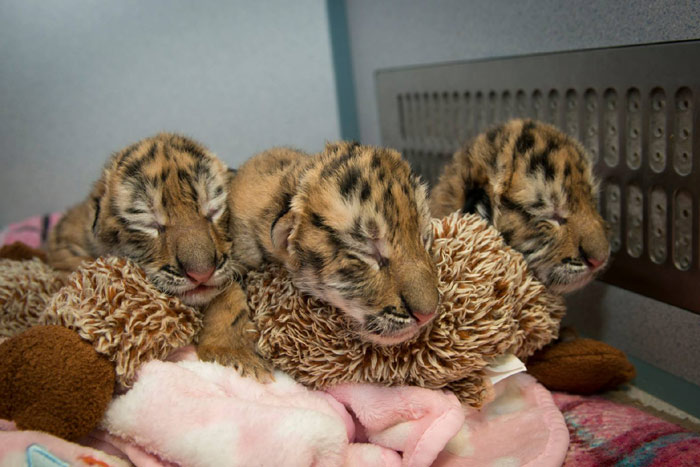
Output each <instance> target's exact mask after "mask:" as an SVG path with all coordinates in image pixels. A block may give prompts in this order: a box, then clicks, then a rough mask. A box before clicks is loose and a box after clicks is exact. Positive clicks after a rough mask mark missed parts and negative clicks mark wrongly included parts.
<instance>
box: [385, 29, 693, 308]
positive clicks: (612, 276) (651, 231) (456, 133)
mask: <svg viewBox="0 0 700 467" xmlns="http://www.w3.org/2000/svg"><path fill="white" fill-rule="evenodd" d="M376 79H377V90H378V100H379V112H380V125H381V131H382V139H383V143H384V144H385V145H387V146H391V147H395V148H397V149H400V150H402V151H403V153H404V155H405V156H406V158H407V159H408V160H409V161H410V162H411V163H412V164H413V165H414V167H415V169H416V170H417V171H418V172H420V173H421V174H422V175H423V176H424V177H425V178H426V179H427V180H428V181H429V182H430V183H431V184H432V183H435V181H436V180H437V178H438V176H439V174H440V172H441V169H442V166H443V165H444V164H445V162H447V161H448V160H449V159H450V158H451V157H452V153H453V152H454V151H455V150H456V149H457V148H458V147H459V146H460V145H461V144H462V143H463V142H465V141H467V140H468V139H470V138H471V137H473V136H475V135H476V134H478V133H480V132H482V131H484V130H485V129H487V128H488V127H489V126H491V125H492V124H495V123H497V122H501V121H505V120H507V119H509V118H513V117H531V118H536V119H539V120H543V121H547V122H549V123H552V124H554V125H557V126H558V127H560V128H561V129H562V130H564V131H566V132H567V133H569V134H570V135H572V136H575V137H576V138H578V139H579V140H580V141H581V142H582V143H583V144H584V146H586V147H587V149H588V150H589V151H590V152H591V154H592V155H593V158H594V162H595V168H596V172H597V174H598V176H599V178H600V179H601V180H602V182H603V184H602V188H601V206H599V208H600V210H601V213H602V214H603V216H604V217H605V218H606V220H607V221H608V222H609V223H610V227H611V234H612V238H611V246H612V249H613V252H614V261H613V264H612V266H611V267H610V269H609V270H608V271H607V272H606V273H605V275H604V277H603V279H604V280H606V281H608V282H610V283H614V284H616V285H619V286H622V287H625V288H628V289H631V290H634V291H637V292H639V293H642V294H645V295H648V296H651V297H654V298H657V299H659V300H663V301H665V302H667V303H671V304H674V305H677V306H682V307H684V308H687V309H689V310H692V311H695V312H697V313H700V233H699V228H698V224H699V222H698V219H699V218H700V167H699V166H700V135H698V129H697V126H698V123H699V122H700V117H699V115H700V111H699V110H698V108H699V107H700V100H699V99H698V96H699V95H700V41H691V42H680V43H669V44H656V45H648V46H635V47H624V48H613V49H598V50H589V51H577V52H567V53H557V54H545V55H534V56H527V57H515V58H506V59H497V60H485V61H476V62H465V63H455V64H445V65H435V66H426V67H413V68H405V69H392V70H382V71H379V72H378V73H377V77H376Z"/></svg>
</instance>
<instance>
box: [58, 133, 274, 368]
mask: <svg viewBox="0 0 700 467" xmlns="http://www.w3.org/2000/svg"><path fill="white" fill-rule="evenodd" d="M231 176H232V174H231V173H230V172H229V171H228V170H227V168H226V166H225V165H224V164H223V163H222V162H221V161H220V160H219V159H218V158H217V157H216V156H215V155H214V154H213V153H211V152H210V151H209V150H207V149H206V148H205V147H204V146H202V145H201V144H199V143H197V142H196V141H194V140H192V139H189V138H186V137H183V136H180V135H176V134H169V133H161V134H158V135H156V136H154V137H151V138H147V139H144V140H142V141H139V142H138V143H136V144H133V145H131V146H129V147H127V148H125V149H123V150H122V151H119V152H118V153H116V154H114V155H113V156H112V157H111V158H110V159H109V160H108V162H107V164H106V165H105V167H104V169H103V171H102V175H101V177H100V179H99V180H98V181H97V182H96V183H95V185H94V186H93V189H92V192H91V193H90V195H89V196H88V198H87V199H85V200H84V201H83V202H82V203H80V204H78V205H77V206H75V207H73V208H72V209H70V210H69V211H68V212H67V213H66V214H65V216H64V217H63V218H62V219H61V220H60V221H59V223H58V224H57V225H56V227H55V228H54V229H53V230H52V231H51V232H50V233H49V238H48V242H47V250H48V251H47V253H48V261H49V263H50V264H51V265H52V266H54V267H55V268H56V269H59V270H62V271H66V272H70V271H73V270H75V269H77V267H78V266H79V265H80V263H81V262H82V261H83V260H85V259H95V258H97V257H99V256H104V255H115V256H120V257H125V258H129V259H131V260H133V261H134V262H135V263H136V264H137V265H139V266H140V267H141V268H142V269H143V270H144V272H145V273H146V276H147V277H148V278H149V280H150V281H151V282H152V283H153V285H154V286H155V287H156V288H158V289H159V290H160V291H162V292H163V293H166V294H168V295H172V296H175V297H178V298H180V299H181V300H182V301H183V302H184V303H186V304H188V305H191V306H195V307H199V308H203V309H204V308H206V307H208V306H212V307H213V306H228V305H227V303H228V302H230V301H232V300H233V301H236V302H238V301H239V300H240V295H241V294H242V292H240V290H239V289H240V286H239V285H238V284H237V283H235V282H234V279H235V278H236V277H237V276H239V275H240V274H241V273H242V272H243V271H244V268H243V267H242V266H241V265H240V264H239V263H237V262H236V261H235V260H234V259H233V258H232V256H231V250H232V247H233V239H232V237H231V234H230V222H231V213H230V210H229V206H228V202H227V195H228V183H229V179H230V178H231ZM231 296H233V297H234V298H233V299H232V298H231ZM237 309H238V310H239V309H240V307H238V308H237ZM243 331H244V330H243V329H241V333H240V334H245V333H244V332H243ZM236 339H237V344H236V345H237V346H238V347H240V348H239V349H238V354H239V355H238V356H237V358H238V363H239V365H238V366H239V369H241V370H242V371H243V372H244V373H245V372H246V369H248V370H247V371H248V372H250V373H253V374H256V372H257V371H258V370H259V371H260V372H261V373H265V371H266V370H265V364H264V363H263V362H261V361H260V360H261V359H260V358H259V357H257V355H256V354H255V351H254V348H253V347H251V345H250V343H247V342H246V339H244V336H242V335H240V336H239V335H237V336H236Z"/></svg>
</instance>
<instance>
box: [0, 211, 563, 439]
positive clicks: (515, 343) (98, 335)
mask: <svg viewBox="0 0 700 467" xmlns="http://www.w3.org/2000/svg"><path fill="white" fill-rule="evenodd" d="M433 230H434V236H435V241H434V246H433V248H434V249H433V253H434V257H435V260H436V263H437V265H438V270H439V275H440V286H439V288H440V293H441V305H440V309H439V310H438V316H437V317H436V318H435V319H434V320H433V322H432V323H431V324H430V325H428V326H426V328H425V329H424V330H423V331H422V332H421V333H420V334H419V335H418V336H416V337H415V338H413V339H412V340H410V341H408V342H405V343H403V344H400V345H395V346H387V347H382V346H378V345H373V344H370V343H367V342H365V341H362V340H360V339H359V338H358V336H357V335H356V334H355V332H354V331H353V327H354V326H353V323H352V322H350V321H348V319H349V318H348V317H347V316H346V315H345V314H343V313H340V312H338V311H337V310H336V309H334V308H333V307H330V306H328V305H326V304H324V303H321V302H318V301H316V300H314V299H312V298H310V297H308V296H305V295H302V294H301V293H300V292H299V291H297V290H296V289H295V288H294V286H293V284H292V282H291V280H290V278H289V276H288V275H287V274H286V272H285V271H284V270H283V269H280V268H278V267H274V266H271V267H269V268H268V269H266V270H264V271H260V272H254V273H251V274H250V275H249V277H248V279H247V293H248V300H249V305H250V308H251V310H253V314H254V321H255V322H256V324H257V326H258V329H259V338H258V346H259V349H260V351H261V353H262V354H263V355H264V356H265V357H266V358H269V359H270V360H271V361H272V362H273V363H274V364H275V365H276V366H277V367H278V368H280V369H282V370H284V371H286V372H287V373H289V374H290V375H292V376H293V377H294V378H295V379H297V380H298V381H300V382H302V383H304V384H307V385H309V386H311V387H314V388H324V387H328V386H332V385H334V384H338V383H342V382H349V381H353V382H370V383H379V384H383V385H399V384H414V385H418V386H423V387H427V388H447V389H451V390H453V391H454V392H455V393H456V394H457V396H458V397H459V398H460V399H461V400H462V401H463V402H465V403H467V404H470V405H473V406H479V405H481V404H482V403H483V402H485V401H486V400H488V398H489V396H490V395H491V393H492V387H491V385H490V382H489V380H488V378H485V367H486V366H487V365H488V364H489V363H490V362H491V361H492V359H494V358H496V357H498V356H500V355H503V354H505V353H513V354H515V355H517V356H518V357H521V358H524V357H527V356H529V355H531V354H532V353H533V352H534V351H535V350H537V349H538V348H540V347H542V346H544V345H545V344H547V343H548V342H549V341H550V340H552V339H554V338H555V337H556V334H557V330H558V329H559V321H560V319H561V317H562V315H563V313H564V306H563V302H562V300H561V298H560V297H557V296H553V295H550V294H549V293H547V291H546V289H545V288H544V286H543V285H542V284H540V283H539V282H538V281H537V280H536V279H535V278H534V277H533V276H531V275H530V274H528V272H527V267H526V264H525V262H524V260H523V258H522V257H521V256H520V255H519V254H518V253H517V252H515V251H514V250H512V249H510V248H509V247H508V246H506V245H505V244H504V243H503V241H502V240H501V237H500V235H499V234H498V232H497V231H496V230H494V229H493V228H491V227H490V226H488V225H487V224H486V223H485V222H484V221H483V220H482V219H481V218H480V217H478V216H459V215H457V214H453V215H451V216H449V217H446V218H444V219H439V220H437V219H436V220H434V221H433ZM29 297H31V300H30V299H29ZM0 305H2V308H3V309H4V310H6V311H7V312H6V313H4V314H3V319H2V321H0V336H2V335H10V334H13V333H16V332H17V331H18V330H19V329H18V327H17V323H21V326H20V327H26V326H28V325H30V324H32V323H33V324H59V325H62V326H65V327H67V328H69V329H72V330H74V331H75V332H77V334H78V335H79V336H80V337H82V338H83V339H84V340H85V341H87V342H89V343H91V344H92V346H93V347H94V349H95V351H96V352H97V353H99V354H100V355H103V356H104V357H106V358H107V359H108V360H109V361H111V362H112V364H113V365H114V366H115V379H116V381H117V382H118V383H119V384H120V385H121V386H123V387H128V386H129V385H130V384H131V382H132V381H133V379H134V376H135V374H136V370H137V369H138V367H139V366H140V365H141V364H142V363H144V362H145V361H147V360H150V359H154V358H165V357H166V356H167V354H168V353H169V352H170V351H172V350H174V349H175V348H177V347H178V346H181V345H185V344H187V343H189V342H191V341H192V339H193V338H194V337H195V336H196V333H197V331H198V330H199V327H200V326H201V321H200V316H199V314H198V313H196V312H195V311H194V310H192V309H191V308H189V307H186V306H184V305H183V304H182V303H181V302H179V301H178V300H177V299H175V298H172V297H168V296H165V295H163V294H162V293H160V292H159V291H157V290H156V289H155V288H154V287H152V286H151V284H150V283H149V282H148V280H147V279H146V277H145V276H144V274H143V273H142V272H141V271H140V270H139V269H138V268H136V267H135V266H134V265H133V264H132V263H130V262H129V261H125V260H120V259H116V258H107V259H99V260H97V261H94V262H92V263H85V264H84V265H83V267H82V268H80V269H79V270H78V271H76V272H75V273H74V274H72V275H71V276H70V277H69V278H68V280H67V282H66V283H65V285H64V284H63V282H61V281H60V280H58V279H57V276H56V275H55V273H54V272H53V271H52V270H51V269H50V268H49V267H48V266H46V265H45V264H43V263H40V262H39V261H38V260H33V261H29V262H18V261H10V260H0ZM13 323H14V324H13ZM13 326H14V327H13ZM51 332H52V333H53V331H51ZM8 345H9V346H12V345H14V344H13V340H12V339H11V340H9V341H7V342H5V343H3V344H2V346H3V347H4V349H5V350H6V351H11V349H10V348H8ZM41 345H42V343H41V340H37V341H36V342H34V344H33V345H32V346H29V347H27V348H28V349H34V350H32V351H35V349H36V348H37V346H38V347H40V346H41ZM47 345H48V344H47ZM32 355H41V353H39V354H36V353H34V354H28V355H27V357H26V358H24V359H19V360H17V361H23V362H25V363H24V364H26V365H32V364H33V363H32ZM67 364H68V365H69V366H70V362H67ZM63 371H64V372H68V373H67V374H70V368H67V369H64V370H63ZM76 373H77V372H76ZM49 376H50V375H47V377H49ZM76 377H77V374H76ZM3 378H5V379H7V375H3V374H0V380H2V379H3ZM0 382H2V381H0ZM5 383H7V384H6V386H7V387H8V388H11V389H8V390H12V391H18V390H19V391H22V390H23V389H22V388H16V387H15V388H13V389H12V385H11V384H10V383H12V382H11V381H9V382H8V381H5ZM0 386H2V385H0ZM51 390H52V389H51V387H50V386H49V385H47V386H46V391H48V392H50V391H51ZM72 396H76V397H79V395H78V394H73V395H72ZM0 397H1V395H0ZM27 428H31V426H27Z"/></svg>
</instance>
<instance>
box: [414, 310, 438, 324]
mask: <svg viewBox="0 0 700 467" xmlns="http://www.w3.org/2000/svg"><path fill="white" fill-rule="evenodd" d="M411 315H412V316H413V317H414V318H415V319H416V321H418V326H423V325H424V324H425V323H427V322H428V321H430V320H431V319H433V317H434V316H435V313H417V312H415V311H414V312H412V313H411Z"/></svg>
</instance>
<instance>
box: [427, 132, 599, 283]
mask: <svg viewBox="0 0 700 467" xmlns="http://www.w3.org/2000/svg"><path fill="white" fill-rule="evenodd" d="M597 199H598V182H597V181H596V179H595V178H594V176H593V172H592V169H591V158H590V156H589V155H588V153H587V152H586V151H585V150H584V148H583V147H582V146H581V144H580V143H579V142H578V141H576V140H574V139H572V138H571V137H569V136H567V135H566V134H564V133H562V132H561V131H559V130H557V129H556V128H554V127H553V126H550V125H547V124H544V123H541V122H537V121H532V120H512V121H509V122H507V123H505V124H503V125H500V126H497V127H495V128H493V129H491V130H490V131H489V132H487V133H485V134H481V135H479V136H478V137H477V138H476V139H475V140H474V141H473V142H472V143H470V144H468V145H466V146H464V147H463V148H462V149H460V150H459V151H457V152H456V153H455V155H454V158H453V160H452V162H451V163H449V164H448V165H447V166H446V167H445V169H444V171H443V174H442V176H441V177H440V180H439V182H438V183H437V185H436V186H435V188H434V189H433V191H432V193H431V201H430V207H431V212H432V214H433V215H434V216H444V215H447V214H449V213H451V212H454V211H457V210H462V212H464V213H478V214H480V215H481V216H482V217H484V218H485V219H487V220H488V221H490V222H491V223H492V224H493V225H494V227H496V229H498V230H499V231H500V232H501V234H502V235H503V238H504V240H505V242H506V243H507V244H509V245H510V246H511V247H512V248H514V249H515V250H517V251H519V252H520V253H522V255H523V256H524V257H525V260H526V262H527V264H528V266H529V267H530V269H531V270H532V271H533V273H534V274H535V276H536V277H537V278H538V279H539V280H540V281H541V282H542V283H543V284H544V285H545V286H547V287H548V288H549V289H550V290H551V291H553V292H555V293H560V294H563V293H567V292H571V291H573V290H576V289H578V288H581V287H583V286H584V285H586V284H587V283H588V282H590V281H591V280H592V279H593V278H594V277H595V275H596V274H597V273H599V272H600V271H601V270H602V269H603V268H604V266H605V265H606V263H607V262H608V259H609V257H610V246H609V243H608V236H607V226H606V224H605V222H604V221H603V219H602V218H601V216H600V214H599V213H598V211H597V209H596V205H597Z"/></svg>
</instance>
